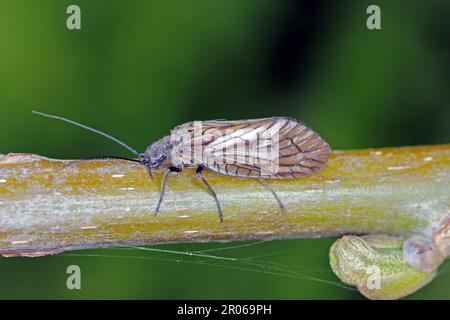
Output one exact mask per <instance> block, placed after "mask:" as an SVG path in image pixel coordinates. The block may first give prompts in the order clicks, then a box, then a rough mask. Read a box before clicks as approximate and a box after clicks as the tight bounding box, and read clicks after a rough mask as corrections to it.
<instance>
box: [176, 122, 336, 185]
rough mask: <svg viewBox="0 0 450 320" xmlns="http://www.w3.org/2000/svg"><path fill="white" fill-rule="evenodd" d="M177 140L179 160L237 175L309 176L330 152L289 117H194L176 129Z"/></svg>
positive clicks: (256, 176) (321, 165) (305, 127)
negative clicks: (230, 118) (233, 118)
mask: <svg viewBox="0 0 450 320" xmlns="http://www.w3.org/2000/svg"><path fill="white" fill-rule="evenodd" d="M172 141H173V145H174V149H173V152H172V162H173V163H174V164H175V165H178V164H181V165H184V166H192V165H197V164H201V165H204V166H206V167H207V168H209V169H211V170H213V171H216V172H219V173H223V174H226V175H231V176H238V177H253V178H274V179H290V178H299V177H304V176H307V175H310V174H313V173H315V172H317V171H319V170H320V169H322V168H323V166H324V165H325V163H326V162H327V161H328V158H329V156H330V152H331V150H330V147H329V146H328V144H327V143H326V142H325V141H324V140H323V139H322V138H321V137H320V136H319V135H318V134H317V133H316V132H314V131H313V130H312V129H310V128H309V127H308V126H306V125H305V124H303V123H302V122H300V121H298V120H295V119H292V118H287V117H273V118H264V119H252V120H236V121H219V120H214V121H202V122H190V123H186V124H183V125H181V126H178V127H176V128H175V129H174V130H173V131H172ZM267 150H271V151H270V152H268V151H267Z"/></svg>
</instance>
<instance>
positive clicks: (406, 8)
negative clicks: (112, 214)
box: [0, 0, 450, 299]
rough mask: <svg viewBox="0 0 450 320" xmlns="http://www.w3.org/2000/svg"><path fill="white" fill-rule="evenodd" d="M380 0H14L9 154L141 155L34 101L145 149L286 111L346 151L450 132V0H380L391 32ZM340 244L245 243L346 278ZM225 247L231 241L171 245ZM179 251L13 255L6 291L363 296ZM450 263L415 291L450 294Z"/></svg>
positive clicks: (2, 291)
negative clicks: (200, 126)
mask: <svg viewBox="0 0 450 320" xmlns="http://www.w3.org/2000/svg"><path fill="white" fill-rule="evenodd" d="M69 4H78V5H79V6H80V7H81V12H82V30H79V31H70V30H68V29H67V28H66V26H65V20H66V18H67V14H66V8H67V6H68V5H69ZM369 4H372V2H369V1H339V2H337V1H323V0H321V1H289V0H287V1H274V0H272V1H269V0H261V1H258V2H256V1H247V0H244V1H238V0H226V1H225V0H220V1H208V0H199V1H189V2H186V1H180V0H169V1H145V0H133V1H105V0H101V1H99V0H97V1H88V0H77V1H65V0H63V1H61V0H41V1H39V3H30V2H27V1H17V0H2V10H1V12H0V37H1V39H2V43H1V44H0V49H1V50H0V115H1V119H2V134H1V135H0V153H7V152H33V153H38V154H42V155H46V156H50V157H55V158H83V157H95V156H98V155H109V154H111V155H122V156H129V155H128V154H127V152H126V150H123V149H121V148H120V147H119V146H117V145H114V144H113V143H112V142H109V141H107V140H105V139H104V138H102V137H99V136H95V135H93V134H91V133H89V132H85V131H83V130H81V129H79V128H75V127H70V126H68V125H67V124H64V123H58V122H55V121H51V120H48V119H42V118H38V117H36V116H34V115H32V114H31V110H32V109H37V110H41V111H43V112H49V113H56V114H59V115H63V116H67V117H69V118H72V119H74V120H78V121H81V122H83V123H86V124H88V125H91V126H93V127H95V128H98V129H100V130H104V131H106V132H108V133H110V134H112V135H115V136H117V137H119V138H121V139H123V140H124V141H126V142H127V143H129V144H130V145H132V146H133V147H135V148H137V149H139V150H144V149H145V148H146V146H147V145H148V144H149V143H151V142H152V141H154V140H156V139H158V138H160V137H162V136H163V135H165V134H168V133H169V131H170V129H171V128H172V127H174V126H175V125H177V124H180V123H183V122H186V121H191V120H202V119H223V118H225V119H239V118H258V117H265V116H271V115H287V116H293V117H295V118H298V119H301V120H303V121H305V122H306V123H308V124H309V125H311V126H312V127H313V128H315V129H316V130H317V131H318V132H320V134H321V135H322V136H323V137H324V138H326V140H327V141H328V142H329V143H330V145H331V146H332V147H333V148H334V149H344V148H364V147H369V146H370V147H381V146H396V145H414V144H434V143H444V142H447V143H448V142H449V136H450V129H449V120H450V91H449V90H448V88H449V84H450V78H449V77H450V74H449V72H448V70H450V52H449V46H448V44H449V43H450V31H449V30H450V3H449V2H448V0H432V1H428V2H424V1H406V0H401V1H395V2H394V1H377V4H378V5H379V6H380V7H381V11H382V30H379V31H370V30H368V29H367V28H366V25H365V20H366V17H367V14H366V13H365V12H366V8H367V6H368V5H369ZM332 242H333V239H322V240H289V241H274V242H270V243H264V244H260V245H254V246H251V247H248V248H247V249H245V250H244V249H235V250H232V253H233V254H235V255H237V256H241V257H245V256H248V257H251V256H256V255H264V254H274V253H278V255H276V256H272V257H271V258H270V259H271V260H272V261H275V262H277V263H279V264H280V265H281V266H284V268H288V269H289V268H290V269H295V270H309V272H311V270H313V271H312V272H313V275H314V276H315V277H316V278H319V279H322V280H330V281H337V279H336V278H335V277H334V275H333V274H332V273H331V270H330V268H329V265H328V248H329V246H330V245H331V243H332ZM210 246H214V247H217V246H218V245H215V244H198V245H171V246H164V247H166V248H170V249H173V250H179V251H184V250H187V249H188V248H189V250H206V249H208V248H209V247H210ZM221 246H225V245H224V244H222V245H221ZM159 247H161V246H159ZM262 251H263V252H262ZM110 252H111V250H97V251H85V252H84V253H86V254H110ZM228 253H230V252H228ZM116 254H118V255H124V254H125V253H124V251H123V250H122V251H117V252H116ZM140 255H141V256H148V257H152V256H154V255H155V254H154V253H152V252H140ZM177 260H178V258H177V257H172V258H170V259H169V261H167V262H165V261H158V260H152V261H147V260H139V259H127V258H125V259H120V258H95V257H84V258H81V257H69V256H55V257H45V258H36V259H26V258H25V259H0V298H152V299H156V298H268V299H270V298H274V299H276V298H292V299H296V298H325V299H328V298H359V297H360V295H359V294H358V293H356V292H354V291H349V290H346V289H344V288H340V287H337V286H334V285H330V284H326V283H323V282H319V281H313V280H306V279H299V278H295V279H292V278H289V277H280V276H276V275H268V274H263V273H258V272H255V271H244V270H237V269H230V268H218V267H214V266H207V265H201V264H188V263H177V262H176V261H177ZM69 264H78V265H80V267H81V269H82V274H83V280H82V286H83V289H82V290H81V291H77V292H74V291H69V290H67V289H66V287H65V280H66V277H67V275H66V274H65V269H66V267H67V266H68V265H69ZM444 269H445V267H444ZM314 270H315V271H314ZM305 272H306V271H305ZM308 274H311V273H308ZM440 277H441V280H439V278H438V279H436V280H435V281H434V282H433V283H432V284H431V285H429V286H427V287H426V288H424V289H423V290H421V291H420V292H419V293H417V294H415V295H413V296H412V297H413V298H414V297H415V298H450V291H449V290H448V285H449V283H450V275H449V274H448V273H445V272H443V275H441V276H440Z"/></svg>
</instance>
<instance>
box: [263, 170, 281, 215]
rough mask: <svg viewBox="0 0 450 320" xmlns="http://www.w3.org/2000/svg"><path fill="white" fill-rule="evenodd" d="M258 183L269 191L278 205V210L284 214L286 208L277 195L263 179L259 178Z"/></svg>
mask: <svg viewBox="0 0 450 320" xmlns="http://www.w3.org/2000/svg"><path fill="white" fill-rule="evenodd" d="M259 181H261V183H262V184H263V185H264V186H265V187H266V188H267V190H269V191H270V192H271V193H272V194H273V196H274V198H275V200H277V202H278V205H279V206H280V208H281V212H282V213H284V212H285V211H286V207H285V206H284V204H283V202H281V199H280V197H278V195H277V194H276V192H275V191H274V190H273V189H272V187H271V186H270V184H268V183H267V181H266V180H265V179H263V178H260V179H259Z"/></svg>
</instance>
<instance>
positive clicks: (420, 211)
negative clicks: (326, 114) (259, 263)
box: [0, 145, 450, 256]
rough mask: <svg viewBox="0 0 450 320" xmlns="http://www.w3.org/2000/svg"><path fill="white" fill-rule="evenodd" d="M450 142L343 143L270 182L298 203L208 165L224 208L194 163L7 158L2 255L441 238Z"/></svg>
mask: <svg viewBox="0 0 450 320" xmlns="http://www.w3.org/2000/svg"><path fill="white" fill-rule="evenodd" d="M449 159H450V145H437V146H420V147H405V148H387V149H367V150H360V151H335V152H333V154H332V157H331V159H330V161H329V163H328V164H327V165H326V167H325V168H324V169H323V170H322V171H320V172H319V173H317V174H314V175H312V176H310V177H307V178H304V179H294V180H277V181H275V180H269V183H270V184H271V186H272V187H273V189H274V190H275V191H276V192H277V193H278V195H279V196H280V198H281V199H282V201H283V202H284V204H285V205H286V207H287V212H286V213H284V214H281V213H280V212H279V208H278V206H277V203H276V201H275V199H274V198H273V197H272V195H271V194H270V193H269V192H268V191H267V190H266V189H265V188H264V186H263V185H262V184H260V182H259V181H258V180H256V179H242V178H233V177H229V176H224V175H220V174H216V173H213V172H210V171H207V172H205V178H206V179H207V180H208V182H209V183H210V184H211V186H212V187H213V188H214V189H215V190H216V192H217V194H218V197H219V199H220V201H221V204H222V207H223V211H224V222H223V223H220V222H219V219H218V217H217V211H216V206H215V203H214V200H213V198H212V197H211V196H210V195H209V194H208V193H207V191H206V189H205V188H204V186H203V184H202V183H201V181H199V180H198V178H197V177H196V175H195V171H194V170H191V169H185V170H184V171H183V172H182V173H179V174H173V175H171V176H170V177H169V180H168V185H167V191H166V197H165V200H164V202H163V204H162V209H161V212H160V215H159V216H153V210H154V208H155V206H156V203H157V200H158V197H159V189H160V183H161V178H162V173H161V172H153V176H154V179H153V180H152V179H150V177H149V175H148V172H147V171H146V169H145V167H143V166H141V165H139V164H137V163H132V162H127V161H122V160H53V159H48V158H44V157H40V156H37V155H32V154H9V155H6V156H3V157H1V158H0V254H2V255H7V256H11V255H26V256H37V255H45V254H53V253H58V252H62V251H65V250H74V249H82V248H98V247H110V246H119V245H131V244H134V245H135V244H150V243H168V242H186V241H189V242H204V241H233V240H244V239H270V238H294V237H295V238H298V237H323V236H336V235H346V234H380V233H382V234H389V235H402V236H406V235H410V234H415V233H422V234H423V233H426V234H429V235H430V237H431V235H432V234H433V232H434V231H435V230H436V228H438V226H439V225H441V224H442V221H444V220H445V218H446V217H448V216H449V204H450V199H449V189H450V188H449V180H450V179H449V178H450V160H449Z"/></svg>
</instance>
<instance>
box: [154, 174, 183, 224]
mask: <svg viewBox="0 0 450 320" xmlns="http://www.w3.org/2000/svg"><path fill="white" fill-rule="evenodd" d="M180 171H181V170H180V169H179V168H176V167H169V168H167V170H166V172H164V176H163V181H162V183H161V194H160V196H159V200H158V204H157V205H156V209H155V212H154V213H153V215H154V216H157V215H158V213H159V209H160V208H161V204H162V201H163V198H164V192H165V191H166V183H167V177H168V176H169V174H170V173H172V172H180Z"/></svg>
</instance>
